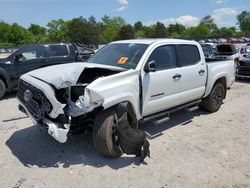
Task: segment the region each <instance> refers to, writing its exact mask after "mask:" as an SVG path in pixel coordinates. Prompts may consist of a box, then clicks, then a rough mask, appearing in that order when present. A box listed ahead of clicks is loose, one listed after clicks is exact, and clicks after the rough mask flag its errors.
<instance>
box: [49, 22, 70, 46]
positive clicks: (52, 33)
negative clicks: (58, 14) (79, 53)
mask: <svg viewBox="0 0 250 188" xmlns="http://www.w3.org/2000/svg"><path fill="white" fill-rule="evenodd" d="M68 24H69V22H65V21H64V20H63V19H58V20H51V21H50V22H49V23H48V24H47V27H48V37H49V39H50V41H51V42H68V41H69V37H68V32H69V31H68Z"/></svg>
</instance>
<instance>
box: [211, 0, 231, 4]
mask: <svg viewBox="0 0 250 188" xmlns="http://www.w3.org/2000/svg"><path fill="white" fill-rule="evenodd" d="M210 1H211V2H212V3H215V4H222V3H227V2H228V0H210Z"/></svg>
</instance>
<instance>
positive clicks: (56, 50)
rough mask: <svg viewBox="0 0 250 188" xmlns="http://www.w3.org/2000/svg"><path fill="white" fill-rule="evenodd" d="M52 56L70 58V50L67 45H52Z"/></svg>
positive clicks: (50, 47)
mask: <svg viewBox="0 0 250 188" xmlns="http://www.w3.org/2000/svg"><path fill="white" fill-rule="evenodd" d="M49 49H50V56H51V57H58V56H68V55H69V52H68V48H67V46H66V45H50V46H49Z"/></svg>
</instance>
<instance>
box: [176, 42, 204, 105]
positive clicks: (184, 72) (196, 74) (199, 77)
mask: <svg viewBox="0 0 250 188" xmlns="http://www.w3.org/2000/svg"><path fill="white" fill-rule="evenodd" d="M177 54H178V61H179V64H180V66H181V67H180V74H181V79H180V83H181V90H180V98H179V101H180V102H181V103H186V102H190V101H193V100H195V99H199V98H201V96H202V95H203V94H204V93H205V85H206V80H207V67H206V63H205V60H204V58H201V56H200V52H199V49H198V47H197V46H196V45H192V44H180V45H178V46H177Z"/></svg>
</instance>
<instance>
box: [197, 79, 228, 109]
mask: <svg viewBox="0 0 250 188" xmlns="http://www.w3.org/2000/svg"><path fill="white" fill-rule="evenodd" d="M225 95H226V90H225V87H224V85H223V84H222V83H220V82H219V83H216V84H215V85H214V87H213V89H212V91H211V92H210V94H209V95H208V96H207V97H206V98H204V99H203V100H202V102H201V105H200V106H201V108H203V109H204V110H206V111H209V112H216V111H218V110H219V109H220V106H221V105H222V102H223V99H224V97H225Z"/></svg>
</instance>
